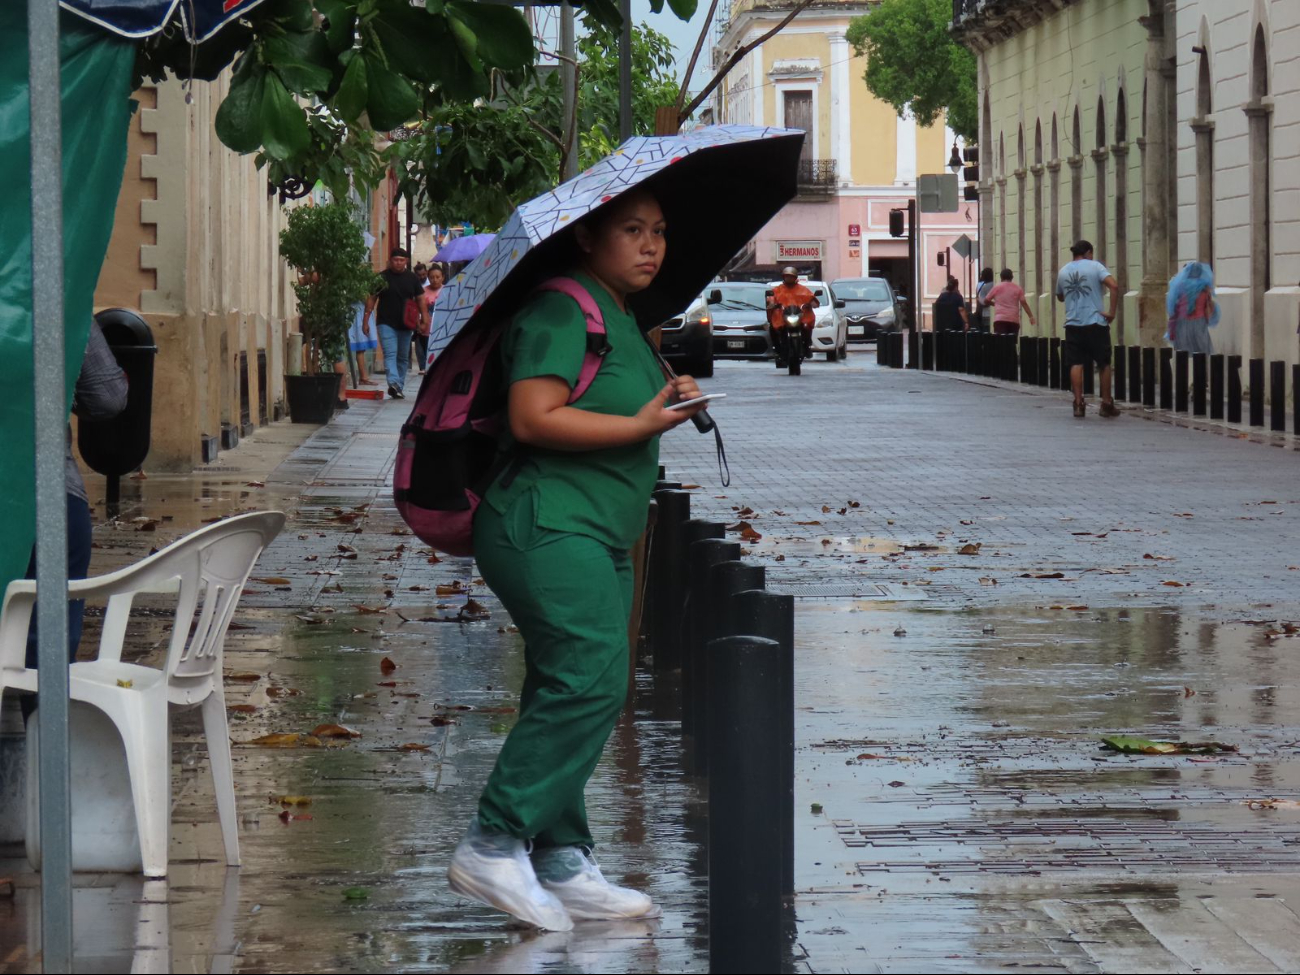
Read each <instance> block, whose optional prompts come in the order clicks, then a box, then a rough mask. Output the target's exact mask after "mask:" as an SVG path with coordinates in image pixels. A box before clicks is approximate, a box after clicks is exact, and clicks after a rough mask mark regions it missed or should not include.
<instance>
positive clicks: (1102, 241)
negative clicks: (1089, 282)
mask: <svg viewBox="0 0 1300 975" xmlns="http://www.w3.org/2000/svg"><path fill="white" fill-rule="evenodd" d="M1096 136H1097V147H1096V149H1095V150H1094V151H1093V154H1092V158H1093V162H1094V163H1095V164H1096V184H1097V185H1096V193H1095V196H1096V205H1097V206H1096V210H1097V214H1096V225H1095V228H1094V230H1093V233H1094V235H1095V236H1094V239H1093V247H1094V248H1095V249H1096V252H1097V260H1099V261H1101V262H1102V263H1103V264H1105V263H1106V236H1107V232H1108V231H1109V229H1110V227H1109V224H1108V221H1107V219H1106V211H1107V207H1106V202H1107V199H1106V193H1107V189H1106V168H1107V167H1106V102H1105V100H1104V99H1103V98H1102V97H1101V96H1100V95H1098V96H1097V132H1096Z"/></svg>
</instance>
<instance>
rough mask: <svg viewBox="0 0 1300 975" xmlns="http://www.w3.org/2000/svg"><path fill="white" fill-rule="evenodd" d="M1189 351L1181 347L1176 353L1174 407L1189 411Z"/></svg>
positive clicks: (1179, 410) (1183, 411) (1184, 411)
mask: <svg viewBox="0 0 1300 975" xmlns="http://www.w3.org/2000/svg"><path fill="white" fill-rule="evenodd" d="M1187 363H1188V358H1187V352H1186V351H1184V350H1183V349H1179V350H1178V352H1177V353H1176V354H1175V355H1174V409H1175V410H1177V411H1178V412H1179V413H1186V412H1187Z"/></svg>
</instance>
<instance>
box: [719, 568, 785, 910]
mask: <svg viewBox="0 0 1300 975" xmlns="http://www.w3.org/2000/svg"><path fill="white" fill-rule="evenodd" d="M730 615H731V620H730V626H729V629H730V630H731V632H734V633H737V634H741V635H745V636H761V637H765V638H766V639H768V640H775V641H776V642H777V645H778V646H780V648H781V665H780V668H779V674H780V678H781V707H780V710H778V711H777V712H776V719H777V720H778V722H779V723H780V724H781V737H780V758H781V762H782V763H783V768H782V771H781V854H782V856H781V860H782V864H781V893H783V894H793V893H794V739H795V733H794V597H793V596H785V595H779V594H777V593H773V592H766V591H764V590H761V589H751V590H749V591H747V592H742V593H737V594H736V596H735V598H733V599H732V601H731V614H730Z"/></svg>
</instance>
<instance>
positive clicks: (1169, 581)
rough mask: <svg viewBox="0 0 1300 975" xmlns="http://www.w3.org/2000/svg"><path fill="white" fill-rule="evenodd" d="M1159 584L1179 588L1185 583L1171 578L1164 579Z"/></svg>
mask: <svg viewBox="0 0 1300 975" xmlns="http://www.w3.org/2000/svg"><path fill="white" fill-rule="evenodd" d="M1160 585H1162V586H1174V587H1176V588H1179V589H1181V588H1182V587H1183V586H1185V585H1187V583H1185V582H1175V581H1174V580H1173V579H1166V580H1165V581H1164V582H1162V583H1160Z"/></svg>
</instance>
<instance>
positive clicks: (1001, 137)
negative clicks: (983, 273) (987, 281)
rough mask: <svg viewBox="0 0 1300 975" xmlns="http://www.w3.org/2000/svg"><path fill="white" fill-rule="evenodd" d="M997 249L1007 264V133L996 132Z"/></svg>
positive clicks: (1004, 263) (1003, 261)
mask: <svg viewBox="0 0 1300 975" xmlns="http://www.w3.org/2000/svg"><path fill="white" fill-rule="evenodd" d="M998 251H999V253H1000V254H1001V257H1002V262H1001V264H1002V267H1006V266H1007V134H1006V133H1005V132H999V133H998Z"/></svg>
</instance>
